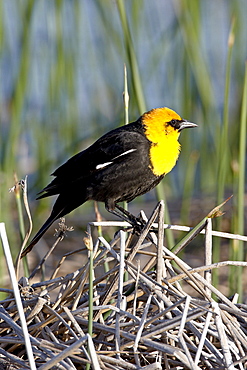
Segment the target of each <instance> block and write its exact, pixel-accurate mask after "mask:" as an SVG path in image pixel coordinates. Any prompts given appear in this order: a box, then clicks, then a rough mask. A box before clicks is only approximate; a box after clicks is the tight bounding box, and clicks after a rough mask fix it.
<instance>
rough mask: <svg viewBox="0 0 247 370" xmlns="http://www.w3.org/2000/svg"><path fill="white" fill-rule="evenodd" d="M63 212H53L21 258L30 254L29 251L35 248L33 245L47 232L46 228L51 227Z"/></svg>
mask: <svg viewBox="0 0 247 370" xmlns="http://www.w3.org/2000/svg"><path fill="white" fill-rule="evenodd" d="M61 213H62V211H61V212H60V213H59V214H58V215H54V213H53V212H52V213H51V215H50V217H49V218H48V219H47V220H46V222H45V223H44V225H43V226H42V227H41V228H40V229H39V231H38V232H37V234H36V235H35V236H34V237H33V239H32V240H31V242H30V243H29V245H28V246H27V247H26V249H24V251H23V252H22V254H21V258H23V257H24V256H26V254H28V253H29V252H31V250H32V249H33V247H34V246H35V244H36V243H37V242H38V241H39V239H40V238H41V237H42V236H43V235H44V233H45V232H46V230H47V229H49V227H50V226H51V225H52V224H53V222H54V221H56V220H57V219H58V218H59V217H60V214H61Z"/></svg>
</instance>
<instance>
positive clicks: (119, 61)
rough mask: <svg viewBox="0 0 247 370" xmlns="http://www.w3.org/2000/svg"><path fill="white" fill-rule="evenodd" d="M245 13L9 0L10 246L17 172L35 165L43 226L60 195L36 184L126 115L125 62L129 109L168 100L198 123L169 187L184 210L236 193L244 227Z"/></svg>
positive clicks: (0, 70)
mask: <svg viewBox="0 0 247 370" xmlns="http://www.w3.org/2000/svg"><path fill="white" fill-rule="evenodd" d="M246 14H247V2H246V1H245V0H234V1H231V0H229V1H227V0H217V1H214V0H207V1H202V0H201V1H200V0H174V1H172V0H163V1H161V0H152V1H150V0H138V1H137V0H126V1H123V0H115V1H113V0H94V1H92V0H81V1H76V0H58V1H55V0H46V1H41V0H36V1H33V0H21V1H18V0H8V1H1V2H0V81H1V84H0V125H1V126H0V127H1V132H0V163H1V168H0V186H1V188H0V221H2V222H5V223H6V226H7V230H8V234H9V238H10V241H11V244H12V246H15V245H16V246H17V247H18V246H19V245H20V243H21V242H20V237H19V235H18V232H16V230H18V228H17V226H16V224H17V212H16V204H15V198H14V196H13V194H8V189H9V188H10V187H11V186H13V183H14V179H13V173H14V172H16V173H17V175H18V178H24V177H25V175H28V188H29V201H30V205H31V208H32V214H33V217H34V229H35V230H37V229H38V228H39V226H40V224H41V222H43V221H44V219H45V217H46V216H48V213H49V210H50V204H51V203H50V202H51V201H50V200H43V201H41V202H36V201H34V199H35V194H36V193H37V192H38V191H39V190H41V189H42V188H43V187H44V186H45V185H46V184H47V183H48V182H49V181H50V178H49V174H50V173H51V172H52V171H53V170H54V169H55V168H56V167H57V166H59V165H60V164H61V163H63V161H65V160H66V159H67V158H68V157H69V156H71V155H73V154H75V153H76V152H77V151H79V150H81V149H83V148H85V147H86V146H88V145H89V144H90V143H92V142H93V141H94V140H95V139H97V138H98V137H99V136H100V135H101V134H103V133H105V132H106V131H107V130H110V129H112V128H114V127H116V126H119V125H121V124H123V123H124V104H123V96H122V93H123V89H124V74H123V66H124V63H125V64H126V67H127V73H128V88H129V95H130V106H129V118H130V121H132V120H135V119H136V118H137V117H139V115H140V114H142V113H143V112H144V111H145V110H149V109H152V108H155V107H161V106H168V107H170V108H172V109H174V110H175V111H177V112H178V113H179V114H180V115H181V116H182V117H183V118H185V119H188V120H190V121H192V122H195V123H197V124H198V125H199V128H198V129H196V130H191V131H188V132H187V131H186V132H183V133H182V135H181V139H180V141H181V144H182V152H181V156H180V159H179V161H178V164H177V166H176V168H175V169H174V170H173V171H172V172H171V173H170V174H169V176H167V178H166V179H165V180H164V181H163V184H162V188H161V189H159V192H160V194H161V196H162V194H164V193H165V194H166V198H168V200H173V201H174V202H180V203H179V204H180V205H181V208H179V215H176V220H177V219H178V218H179V219H180V220H181V222H183V223H188V222H189V218H188V217H189V213H190V205H191V201H192V199H200V200H202V199H203V200H204V202H205V203H204V205H205V204H206V205H207V200H208V199H211V200H212V204H213V206H215V205H216V204H217V203H219V202H221V201H222V200H223V199H224V197H226V196H227V195H229V194H232V193H233V194H234V198H233V199H234V200H233V201H232V204H233V207H232V209H231V214H230V216H229V215H228V217H230V224H229V225H228V229H229V231H232V232H237V233H244V225H245V222H244V194H245V178H246V176H245V159H246V105H247V102H246V99H247V98H246V95H244V86H246V74H245V69H246V68H245V62H246V59H247V23H246ZM82 170H83V169H82ZM150 199H151V200H152V199H155V192H153V193H152V194H151V195H147V196H145V197H142V199H141V200H140V199H137V200H135V202H137V204H139V203H140V202H141V201H142V202H147V201H149V200H150ZM138 202H139V203H138ZM87 207H91V208H92V207H93V206H92V204H90V205H84V206H83V208H80V210H77V211H75V213H74V214H75V215H78V217H79V215H80V214H82V213H84V212H85V211H84V209H85V210H86V209H87ZM203 207H204V206H203ZM203 207H202V209H201V218H202V217H204V216H205V214H207V212H208V211H209V210H210V207H209V206H208V207H207V206H205V208H203ZM140 208H141V205H140ZM180 212H181V213H180ZM199 213H200V212H199ZM171 221H173V220H171ZM218 226H220V225H218ZM238 248H239V246H238V247H237V250H239V249H238ZM240 250H241V253H240V254H238V258H243V248H242V247H241V249H240ZM238 253H239V252H238ZM235 257H236V256H235ZM236 258H237V257H236Z"/></svg>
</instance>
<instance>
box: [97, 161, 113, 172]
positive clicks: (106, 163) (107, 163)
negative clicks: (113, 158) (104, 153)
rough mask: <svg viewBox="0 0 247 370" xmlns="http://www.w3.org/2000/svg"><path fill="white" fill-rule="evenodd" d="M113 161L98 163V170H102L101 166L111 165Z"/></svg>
mask: <svg viewBox="0 0 247 370" xmlns="http://www.w3.org/2000/svg"><path fill="white" fill-rule="evenodd" d="M112 163H113V162H105V163H102V164H98V165H97V166H96V170H100V169H101V168H104V167H106V166H109V164H112Z"/></svg>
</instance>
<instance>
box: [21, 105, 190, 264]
mask: <svg viewBox="0 0 247 370" xmlns="http://www.w3.org/2000/svg"><path fill="white" fill-rule="evenodd" d="M191 127H197V125H196V124H195V123H192V122H189V121H187V120H185V119H182V118H181V117H180V116H179V115H178V114H177V113H176V112H175V111H173V110H172V109H170V108H167V107H162V108H155V109H152V110H150V111H148V112H146V113H144V114H142V115H141V116H140V117H139V118H138V119H137V120H136V121H134V122H132V123H129V124H127V125H124V126H120V127H118V128H115V129H113V130H111V131H109V132H108V133H106V134H105V135H103V136H102V137H100V138H99V139H98V140H97V141H95V142H94V143H93V144H92V145H91V146H89V147H88V148H87V149H85V150H83V151H81V152H79V153H78V154H75V155H74V156H73V157H71V158H70V159H69V160H68V161H67V162H65V163H64V164H62V165H61V166H60V167H58V168H57V169H56V170H55V171H54V172H53V173H52V175H53V176H54V177H55V178H54V179H53V180H52V181H51V182H50V183H49V184H48V185H47V186H46V187H45V188H44V189H43V190H41V191H40V192H39V193H38V195H39V197H38V198H37V199H41V198H45V197H49V196H52V195H58V197H57V199H56V201H55V204H54V206H53V209H52V211H51V214H50V216H49V217H48V219H47V220H46V222H45V223H44V225H43V226H42V227H41V228H40V230H39V231H38V232H37V234H36V235H35V236H34V237H33V239H32V240H31V242H30V243H29V245H28V246H27V247H26V249H24V251H23V252H22V254H21V257H24V256H25V255H26V254H27V253H29V252H30V251H31V250H32V248H33V247H34V245H35V244H36V243H37V242H38V241H39V239H40V238H41V237H42V236H43V234H44V233H45V232H46V231H47V229H48V228H49V227H50V226H51V225H52V223H53V222H54V221H55V220H57V219H59V218H61V217H64V216H65V215H66V214H68V213H70V212H71V211H73V210H74V209H76V208H78V207H79V206H81V205H82V204H83V203H85V202H87V201H89V200H94V201H99V202H103V203H105V208H106V210H108V211H109V212H111V213H114V214H117V215H118V216H121V212H120V215H119V212H117V210H116V209H118V210H121V211H123V208H122V207H120V206H119V205H118V203H119V202H122V201H126V202H128V203H129V202H130V201H132V200H133V199H134V198H136V197H137V196H139V195H143V194H145V193H147V192H148V191H150V190H151V189H153V188H154V187H156V186H157V185H158V184H159V183H160V181H161V180H162V179H163V178H164V176H165V175H166V174H167V173H169V172H170V171H171V170H172V168H173V167H174V166H175V164H176V162H177V159H178V157H179V153H180V143H179V141H178V138H179V135H180V132H181V131H182V130H183V129H185V128H191ZM122 216H123V215H122Z"/></svg>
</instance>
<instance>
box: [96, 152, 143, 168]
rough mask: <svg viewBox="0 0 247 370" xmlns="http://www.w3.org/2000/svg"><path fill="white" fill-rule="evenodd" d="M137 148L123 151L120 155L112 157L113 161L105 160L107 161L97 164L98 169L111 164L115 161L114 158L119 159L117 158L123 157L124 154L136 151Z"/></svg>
mask: <svg viewBox="0 0 247 370" xmlns="http://www.w3.org/2000/svg"><path fill="white" fill-rule="evenodd" d="M135 150H136V149H129V150H127V151H126V152H123V153H121V154H119V155H118V156H116V157H114V158H113V159H112V161H111V162H105V163H101V164H97V166H96V170H100V169H101V168H104V167H107V166H109V165H110V164H112V163H113V161H114V159H117V158H119V157H122V156H123V155H127V154H129V153H132V152H134V151H135Z"/></svg>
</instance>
